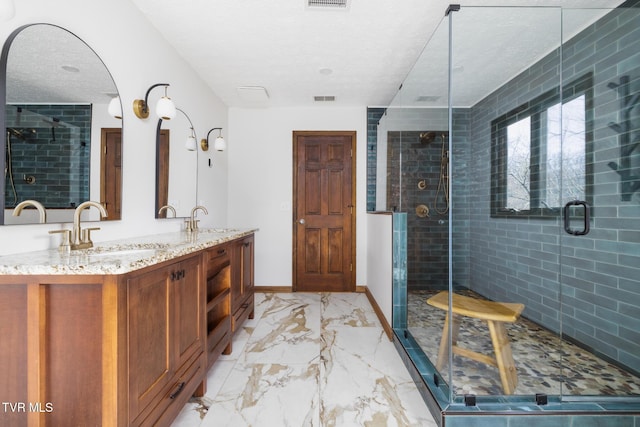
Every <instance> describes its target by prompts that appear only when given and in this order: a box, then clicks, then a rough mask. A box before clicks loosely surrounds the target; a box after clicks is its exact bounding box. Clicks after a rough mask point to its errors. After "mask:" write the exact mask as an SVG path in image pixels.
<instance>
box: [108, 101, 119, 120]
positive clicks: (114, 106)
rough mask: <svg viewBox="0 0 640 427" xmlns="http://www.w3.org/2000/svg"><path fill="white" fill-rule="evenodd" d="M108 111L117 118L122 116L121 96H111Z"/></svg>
mask: <svg viewBox="0 0 640 427" xmlns="http://www.w3.org/2000/svg"><path fill="white" fill-rule="evenodd" d="M107 111H108V112H109V115H110V116H111V117H115V118H116V119H121V118H122V104H120V97H119V96H116V97H113V98H111V101H109V106H108V107H107Z"/></svg>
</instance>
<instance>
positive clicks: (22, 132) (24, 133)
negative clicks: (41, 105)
mask: <svg viewBox="0 0 640 427" xmlns="http://www.w3.org/2000/svg"><path fill="white" fill-rule="evenodd" d="M7 134H8V135H9V136H10V137H11V136H13V137H16V138H18V139H20V140H22V141H25V140H26V139H27V138H30V137H32V136H35V134H36V130H35V129H16V128H7Z"/></svg>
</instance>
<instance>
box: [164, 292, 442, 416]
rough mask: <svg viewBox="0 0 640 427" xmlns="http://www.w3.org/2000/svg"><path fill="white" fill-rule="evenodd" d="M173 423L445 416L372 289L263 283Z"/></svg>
mask: <svg viewBox="0 0 640 427" xmlns="http://www.w3.org/2000/svg"><path fill="white" fill-rule="evenodd" d="M255 302H256V314H255V319H250V320H247V321H246V322H245V323H244V324H243V326H242V329H241V330H240V331H238V332H237V333H236V335H235V337H234V341H233V352H232V354H231V355H228V356H224V355H223V356H221V358H220V359H218V361H217V362H216V363H215V364H214V366H213V367H212V368H211V370H210V371H209V373H208V380H207V393H206V395H205V396H204V397H202V398H192V399H191V400H190V401H189V403H188V404H187V405H186V406H185V407H184V408H183V410H182V412H181V413H180V415H179V416H178V417H177V418H176V420H175V421H174V423H173V424H172V427H222V426H232V427H242V426H253V427H260V426H266V427H272V426H295V427H298V426H336V427H342V426H370V427H377V426H380V427H391V426H421V427H430V426H436V425H437V424H436V423H435V421H434V420H433V418H432V417H431V415H430V413H429V410H428V409H427V407H426V405H425V403H424V401H423V400H422V397H421V396H420V394H419V392H418V390H417V388H416V386H415V384H414V383H413V381H412V379H411V377H410V376H409V373H408V372H407V370H406V368H405V367H404V364H403V363H402V360H401V359H400V356H399V355H398V352H397V350H396V349H395V347H394V345H393V343H392V342H391V341H389V339H388V338H387V336H386V334H385V333H384V331H383V329H382V326H381V325H380V322H379V321H378V319H377V317H376V315H375V313H374V311H373V309H372V307H371V305H370V303H369V301H368V300H367V297H366V296H365V294H362V293H256V300H255Z"/></svg>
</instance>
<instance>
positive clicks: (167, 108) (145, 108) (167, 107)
mask: <svg viewBox="0 0 640 427" xmlns="http://www.w3.org/2000/svg"><path fill="white" fill-rule="evenodd" d="M158 86H164V96H163V97H162V98H160V99H159V100H158V103H157V104H156V114H157V115H158V117H160V118H161V119H163V120H170V119H172V118H174V117H175V116H176V106H175V105H174V104H173V101H171V98H169V97H168V96H167V87H169V83H156V84H154V85H153V86H151V87H150V88H149V89H148V90H147V93H146V94H145V96H144V100H142V99H136V100H135V101H133V112H134V113H135V114H136V116H137V117H138V118H140V119H146V118H147V117H149V104H148V102H149V92H151V90H152V89H153V88H155V87H158Z"/></svg>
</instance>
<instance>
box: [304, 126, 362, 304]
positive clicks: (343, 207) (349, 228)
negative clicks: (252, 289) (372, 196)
mask: <svg viewBox="0 0 640 427" xmlns="http://www.w3.org/2000/svg"><path fill="white" fill-rule="evenodd" d="M355 143H356V134H355V132H351V131H348V132H301V131H296V132H294V133H293V145H294V148H293V156H294V177H293V197H294V201H293V206H294V212H293V215H294V221H295V222H294V228H293V240H294V241H293V249H294V251H293V269H294V274H293V290H294V291H297V292H317V291H318V292H322V291H327V292H336V291H345V292H347V291H348V292H353V291H355V280H354V279H355V275H354V271H355V265H354V264H355V215H354V213H353V207H354V205H355V177H354V173H355V156H354V153H355Z"/></svg>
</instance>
